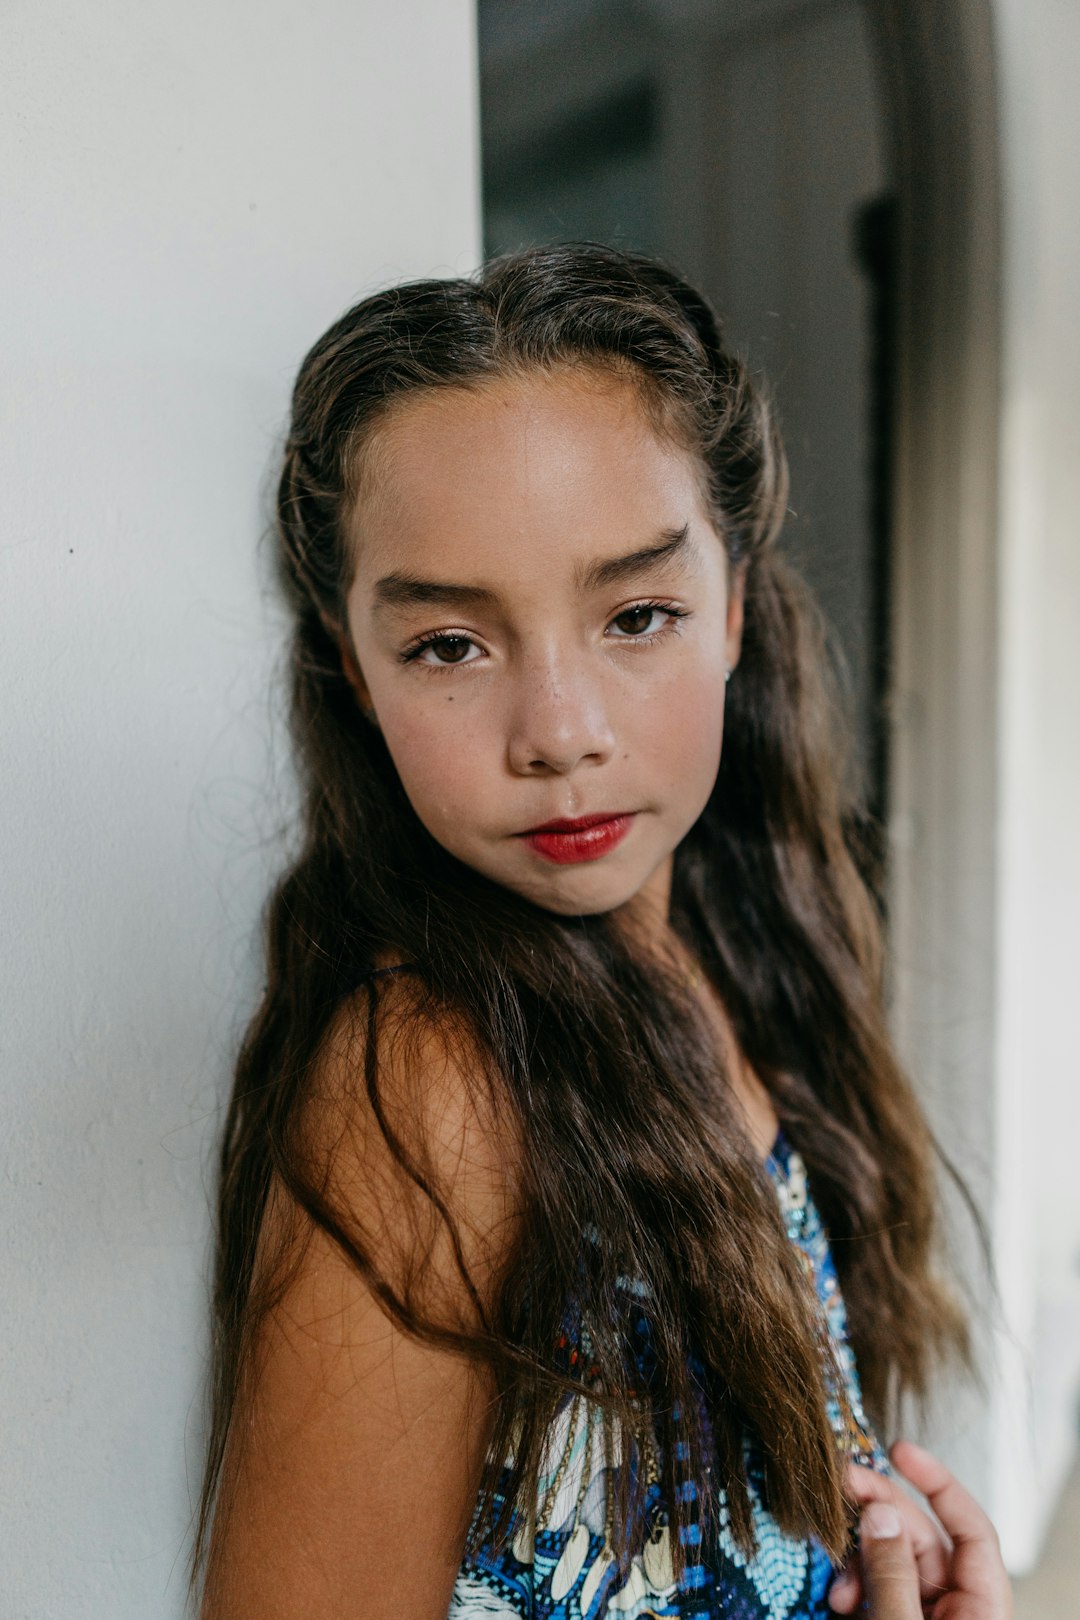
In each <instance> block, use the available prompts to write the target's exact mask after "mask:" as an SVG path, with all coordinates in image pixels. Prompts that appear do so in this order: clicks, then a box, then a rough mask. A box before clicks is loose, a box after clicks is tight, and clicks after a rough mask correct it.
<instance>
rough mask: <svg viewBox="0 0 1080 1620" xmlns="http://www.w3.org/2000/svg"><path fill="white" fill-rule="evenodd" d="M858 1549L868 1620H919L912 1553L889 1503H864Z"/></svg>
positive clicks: (906, 1535) (902, 1527) (918, 1604)
mask: <svg viewBox="0 0 1080 1620" xmlns="http://www.w3.org/2000/svg"><path fill="white" fill-rule="evenodd" d="M859 1551H860V1554H861V1558H862V1568H863V1582H864V1585H865V1588H866V1597H867V1607H868V1609H869V1612H870V1615H871V1620H922V1612H923V1611H922V1603H921V1602H920V1599H919V1572H918V1568H917V1566H916V1563H915V1554H914V1552H913V1551H912V1547H911V1540H910V1537H909V1535H908V1532H907V1531H906V1530H905V1528H904V1523H903V1520H902V1519H901V1517H900V1514H899V1512H898V1511H897V1509H896V1508H894V1507H893V1506H892V1504H891V1503H889V1502H870V1503H868V1504H867V1507H866V1510H865V1512H864V1513H863V1516H862V1518H861V1519H860V1520H859Z"/></svg>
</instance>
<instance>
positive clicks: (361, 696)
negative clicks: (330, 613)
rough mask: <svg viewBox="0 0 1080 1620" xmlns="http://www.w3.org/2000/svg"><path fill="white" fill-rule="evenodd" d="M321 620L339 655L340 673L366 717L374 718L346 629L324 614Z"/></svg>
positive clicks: (368, 693) (369, 695) (365, 686)
mask: <svg viewBox="0 0 1080 1620" xmlns="http://www.w3.org/2000/svg"><path fill="white" fill-rule="evenodd" d="M322 622H323V628H324V629H325V631H326V633H327V635H328V636H329V637H330V639H331V640H332V641H333V642H334V644H335V646H336V647H337V650H338V652H339V653H340V655H341V669H342V673H343V675H344V676H345V679H346V680H347V681H348V683H349V685H350V686H351V687H352V689H353V691H354V692H355V694H356V701H357V703H358V704H359V705H360V708H361V710H362V711H363V713H364V714H365V715H366V716H367V717H368V719H369V720H374V718H375V710H374V709H373V707H372V703H371V694H370V692H369V691H368V689H367V682H366V681H365V680H364V676H363V673H362V671H361V669H360V665H359V663H358V661H357V657H356V653H355V652H354V651H353V644H352V638H351V637H350V635H349V632H348V630H344V629H342V627H341V625H339V624H335V623H334V621H333V620H332V619H328V618H326V617H325V616H322Z"/></svg>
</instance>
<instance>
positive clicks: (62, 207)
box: [0, 0, 480, 1620]
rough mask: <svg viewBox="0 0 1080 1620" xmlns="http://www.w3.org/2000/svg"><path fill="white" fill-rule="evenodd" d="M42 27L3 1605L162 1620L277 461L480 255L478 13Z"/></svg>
mask: <svg viewBox="0 0 1080 1620" xmlns="http://www.w3.org/2000/svg"><path fill="white" fill-rule="evenodd" d="M4 33H5V48H4V52H3V57H2V66H0V132H2V138H3V139H2V144H3V149H4V153H5V158H4V164H3V170H2V178H0V217H2V218H3V220H4V232H3V235H4V249H5V251H4V256H3V259H2V262H0V325H2V327H3V344H4V352H5V361H4V366H3V379H2V383H0V389H2V394H0V397H2V412H3V418H2V432H0V489H2V491H3V497H2V529H0V682H2V690H3V704H2V707H0V816H2V822H0V826H2V839H0V893H2V916H3V950H2V953H0V1006H2V1009H3V1011H2V1018H0V1120H2V1122H3V1124H2V1130H0V1187H2V1199H3V1216H2V1220H3V1227H2V1230H3V1237H2V1240H0V1295H2V1298H3V1301H4V1306H3V1313H2V1325H0V1358H2V1366H0V1435H2V1448H3V1458H4V1466H3V1472H2V1483H0V1526H2V1528H0V1614H3V1615H4V1616H5V1620H57V1617H60V1616H63V1617H68V1616H70V1617H75V1616H78V1617H79V1620H147V1617H148V1616H154V1617H155V1620H156V1617H159V1616H166V1617H167V1616H170V1615H177V1616H178V1615H180V1614H181V1613H182V1612H183V1587H184V1576H185V1564H184V1556H185V1552H186V1537H187V1530H188V1521H189V1515H190V1507H191V1502H190V1499H189V1488H191V1487H193V1485H194V1482H195V1477H196V1469H197V1463H198V1448H199V1438H200V1425H199V1402H198V1392H199V1382H200V1377H201V1373H202V1367H203V1357H204V1332H205V1328H204V1290H205V1269H206V1239H207V1231H208V1208H207V1203H208V1189H209V1186H210V1163H211V1147H212V1143H213V1142H214V1140H215V1138H216V1133H217V1129H218V1126H219V1124H220V1109H221V1104H222V1100H223V1097H224V1094H225V1089H226V1083H227V1070H228V1059H229V1054H230V1050H231V1047H232V1044H233V1042H234V1040H235V1037H236V1034H237V1031H238V1029H239V1027H240V1026H241V1023H242V1020H243V1016H244V1014H245V1012H246V1011H247V1010H248V1008H249V1007H250V1005H251V999H252V996H253V994H254V992H255V989H256V986H257V973H258V966H257V962H256V958H255V954H254V945H253V935H254V925H255V921H256V916H257V913H258V909H259V907H260V905H261V903H262V900H263V897H264V892H265V889H266V885H267V882H268V877H269V873H270V872H271V871H272V869H273V867H274V865H275V859H276V845H275V843H274V838H273V834H274V829H275V826H276V824H277V820H278V818H279V816H280V814H281V810H282V805H283V803H284V800H283V798H282V792H279V791H278V790H277V789H275V788H274V782H275V781H277V780H280V779H281V774H282V773H281V768H280V755H281V748H280V745H279V746H278V747H277V750H276V752H277V756H278V759H277V775H276V776H275V770H274V763H273V759H272V755H273V753H274V750H273V748H272V747H271V739H272V738H273V737H274V736H275V735H276V734H277V733H276V731H275V726H274V723H273V721H272V714H271V704H270V700H269V698H268V695H267V692H268V678H269V675H270V672H271V668H272V664H273V660H274V657H275V655H276V647H277V639H276V638H277V631H278V625H277V622H276V618H275V610H274V607H273V603H272V599H271V597H270V595H269V593H268V590H267V587H266V584H265V575H266V572H267V570H266V569H265V567H264V566H263V565H262V564H261V563H260V562H259V560H258V539H259V536H260V533H261V532H262V531H263V529H264V527H265V514H266V492H267V486H268V480H269V477H270V469H271V468H272V465H273V458H274V450H275V445H276V442H277V437H278V434H279V432H280V430H281V427H282V423H283V420H284V415H285V410H286V405H287V399H288V391H289V388H290V385H291V381H292V378H293V375H294V374H295V370H296V367H297V365H298V363H299V361H300V359H301V358H302V356H303V353H304V352H305V350H306V348H307V347H308V346H309V344H310V343H311V342H312V341H313V340H314V339H315V337H316V336H318V334H319V333H320V332H321V331H322V330H323V328H324V327H325V326H326V325H327V324H329V322H330V321H331V320H332V319H333V318H334V317H335V316H336V315H337V314H338V313H340V311H341V310H342V309H344V308H345V307H346V305H347V304H348V303H349V302H351V301H352V300H353V299H354V298H356V297H357V296H360V295H362V293H363V292H365V291H367V290H370V289H371V288H372V287H374V286H375V285H378V284H382V283H385V282H386V281H389V280H392V279H397V278H399V277H402V276H405V275H423V274H449V273H455V272H460V271H465V270H468V269H469V268H471V266H472V265H473V264H474V263H475V261H476V259H477V257H478V254H479V240H480V235H479V213H478V208H479V199H478V182H477V173H478V163H477V113H476V97H475V62H474V55H475V52H474V39H473V34H474V20H473V14H472V6H471V5H470V4H468V3H466V0H410V3H409V4H408V5H407V6H402V7H397V8H393V7H390V8H388V7H386V6H384V5H376V4H374V3H372V0H359V3H351V4H350V3H346V0H312V3H310V4H308V5H306V6H304V7H296V6H291V5H286V4H283V3H282V0H266V3H264V4H260V5H256V4H255V3H254V0H230V3H229V4H228V5H224V6H221V5H214V4H211V3H210V0H192V3H191V4H189V5H186V6H184V7H181V8H177V7H175V6H165V5H162V4H160V3H159V0H150V3H146V0H140V3H136V0H99V3H98V4H96V5H94V6H89V7H87V6H84V7H78V6H73V5H70V4H63V3H58V0H37V3H36V4H34V5H32V6H31V5H29V4H26V3H17V4H15V5H14V6H12V7H9V8H7V9H6V13H5V27H4ZM282 791H283V790H282ZM189 1479H190V1486H189Z"/></svg>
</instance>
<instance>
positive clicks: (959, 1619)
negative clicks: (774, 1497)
mask: <svg viewBox="0 0 1080 1620" xmlns="http://www.w3.org/2000/svg"><path fill="white" fill-rule="evenodd" d="M889 1456H890V1458H891V1459H892V1463H893V1466H894V1467H895V1469H896V1471H897V1472H898V1473H899V1474H901V1475H902V1476H903V1477H904V1478H906V1479H909V1480H910V1481H911V1483H912V1484H913V1485H914V1486H915V1487H916V1489H917V1490H920V1491H921V1492H922V1493H923V1495H924V1496H925V1497H926V1498H927V1499H928V1500H929V1502H930V1505H931V1507H932V1508H933V1511H934V1513H935V1514H936V1516H937V1519H938V1520H939V1521H940V1523H941V1525H943V1526H944V1530H945V1532H946V1533H945V1534H943V1533H942V1530H941V1529H940V1528H939V1526H938V1524H937V1523H935V1521H934V1520H933V1519H931V1518H930V1517H929V1515H928V1514H926V1513H924V1512H923V1510H922V1509H921V1508H919V1507H918V1506H917V1505H916V1503H915V1502H914V1501H913V1500H912V1499H911V1498H910V1497H909V1496H908V1494H907V1492H906V1491H904V1490H901V1489H900V1488H898V1486H897V1485H896V1483H895V1481H893V1480H891V1479H889V1478H888V1477H887V1476H885V1475H883V1474H878V1473H876V1472H875V1471H874V1470H872V1469H869V1468H865V1467H860V1466H859V1465H858V1464H855V1463H853V1464H851V1466H850V1467H849V1469H848V1478H847V1484H848V1489H849V1495H851V1496H853V1497H854V1498H855V1500H856V1501H857V1502H858V1503H860V1504H864V1511H863V1513H862V1517H861V1519H860V1521H859V1541H860V1551H859V1554H858V1556H857V1558H855V1559H853V1560H852V1561H851V1562H850V1563H849V1564H848V1565H847V1566H845V1569H844V1571H843V1572H842V1573H841V1574H840V1575H839V1576H838V1577H837V1578H836V1580H835V1581H834V1582H833V1585H832V1587H831V1588H830V1591H829V1604H830V1606H831V1607H832V1609H833V1610H834V1612H835V1613H837V1614H851V1613H853V1612H854V1611H855V1610H856V1608H857V1607H858V1606H859V1604H860V1603H861V1602H862V1601H863V1598H864V1597H866V1598H867V1600H868V1611H869V1613H870V1615H871V1616H872V1617H873V1620H1012V1614H1013V1604H1012V1589H1011V1587H1010V1585H1009V1578H1008V1575H1007V1574H1006V1572H1005V1566H1004V1564H1003V1563H1002V1561H1001V1552H1000V1549H999V1545H998V1538H997V1533H996V1531H995V1530H994V1527H993V1525H992V1524H991V1523H990V1520H989V1519H988V1518H987V1516H986V1514H985V1513H984V1512H983V1510H982V1509H981V1508H980V1507H979V1505H978V1503H977V1502H976V1501H975V1499H974V1497H973V1496H971V1495H970V1494H969V1493H968V1492H967V1491H966V1490H964V1488H963V1486H962V1485H960V1483H959V1482H958V1481H957V1480H956V1479H955V1478H954V1477H953V1475H952V1474H950V1473H949V1471H948V1469H947V1468H946V1467H945V1466H944V1465H943V1464H942V1463H940V1462H938V1460H937V1458H936V1457H933V1456H932V1455H931V1454H930V1452H928V1451H924V1450H923V1448H922V1447H921V1446H916V1445H913V1444H912V1443H911V1441H909V1440H898V1441H897V1442H896V1444H895V1445H894V1446H893V1447H892V1448H891V1449H890V1452H889ZM890 1510H891V1511H890Z"/></svg>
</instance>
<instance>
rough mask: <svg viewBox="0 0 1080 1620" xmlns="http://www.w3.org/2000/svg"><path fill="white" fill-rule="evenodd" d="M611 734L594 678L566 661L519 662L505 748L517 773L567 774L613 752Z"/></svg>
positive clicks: (602, 700)
mask: <svg viewBox="0 0 1080 1620" xmlns="http://www.w3.org/2000/svg"><path fill="white" fill-rule="evenodd" d="M614 747H615V735H614V730H613V728H612V724H611V717H610V714H609V712H608V705H607V703H606V702H605V701H604V695H603V693H602V691H601V690H600V686H599V683H598V682H597V681H596V680H595V678H593V679H590V678H589V675H588V673H587V672H586V671H584V670H582V669H580V668H578V667H576V666H574V665H572V664H570V663H568V662H566V661H563V662H560V663H556V662H555V661H554V660H547V661H545V662H544V663H542V664H541V663H532V664H531V665H529V666H526V667H523V668H522V670H521V672H520V675H519V679H518V684H517V689H516V692H515V699H514V705H513V711H512V714H511V719H510V727H509V735H508V741H507V751H508V756H509V763H510V768H511V770H513V771H514V772H515V773H516V774H517V775H519V776H540V775H544V774H552V775H556V776H567V775H569V773H570V772H571V771H572V770H574V769H575V767H576V766H578V765H581V764H586V763H588V764H593V765H600V764H603V762H604V761H605V760H606V759H608V758H609V757H610V756H611V753H612V751H613V749H614Z"/></svg>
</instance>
